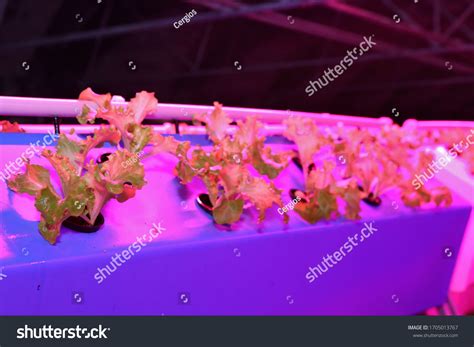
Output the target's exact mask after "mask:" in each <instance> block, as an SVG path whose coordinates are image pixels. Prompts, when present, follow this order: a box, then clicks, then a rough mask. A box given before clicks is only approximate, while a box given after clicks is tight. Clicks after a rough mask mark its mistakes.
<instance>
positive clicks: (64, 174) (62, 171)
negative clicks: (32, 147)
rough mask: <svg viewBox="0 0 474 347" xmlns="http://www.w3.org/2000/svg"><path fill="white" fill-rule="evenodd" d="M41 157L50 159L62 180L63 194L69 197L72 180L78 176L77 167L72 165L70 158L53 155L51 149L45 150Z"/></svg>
mask: <svg viewBox="0 0 474 347" xmlns="http://www.w3.org/2000/svg"><path fill="white" fill-rule="evenodd" d="M41 155H42V156H43V157H45V158H46V159H48V161H49V162H50V163H51V165H53V167H54V169H55V170H56V172H57V173H58V176H59V179H60V180H61V187H62V190H63V193H64V195H67V194H68V191H69V189H70V188H71V183H70V181H71V179H72V178H73V177H77V176H78V174H77V172H76V170H77V169H76V167H75V166H74V165H73V164H72V163H71V161H70V160H69V158H67V157H63V156H62V155H59V154H58V153H53V152H51V151H50V150H49V149H46V150H44V151H43V152H42V153H41Z"/></svg>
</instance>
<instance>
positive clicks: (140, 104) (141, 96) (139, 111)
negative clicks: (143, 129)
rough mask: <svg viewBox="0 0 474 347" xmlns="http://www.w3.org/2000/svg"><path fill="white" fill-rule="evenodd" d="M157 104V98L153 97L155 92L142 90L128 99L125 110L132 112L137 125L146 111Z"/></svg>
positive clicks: (149, 110)
mask: <svg viewBox="0 0 474 347" xmlns="http://www.w3.org/2000/svg"><path fill="white" fill-rule="evenodd" d="M157 106H158V100H157V99H156V98H155V93H147V92H145V91H142V92H140V93H136V94H135V97H134V98H132V99H131V100H130V102H129V103H128V107H127V111H128V112H132V114H133V118H134V120H135V124H137V125H138V124H141V123H142V121H143V119H145V117H146V115H147V114H148V113H151V112H153V111H154V110H156V108H157ZM140 150H141V149H140ZM140 150H139V151H140Z"/></svg>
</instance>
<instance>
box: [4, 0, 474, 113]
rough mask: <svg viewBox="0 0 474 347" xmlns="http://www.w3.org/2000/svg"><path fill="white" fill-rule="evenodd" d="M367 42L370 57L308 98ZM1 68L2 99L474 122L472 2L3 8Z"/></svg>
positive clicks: (321, 0) (101, 0)
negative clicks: (100, 98)
mask: <svg viewBox="0 0 474 347" xmlns="http://www.w3.org/2000/svg"><path fill="white" fill-rule="evenodd" d="M46 4H47V5H46ZM192 10H195V12H196V14H195V15H194V16H193V17H191V18H189V22H186V21H183V23H182V25H181V26H179V28H176V27H175V25H173V23H175V22H178V21H179V20H180V19H182V18H183V17H184V16H185V15H186V14H187V13H189V12H191V11H192ZM372 35H373V37H374V42H375V43H376V45H375V46H374V47H373V48H372V49H371V50H370V51H367V52H366V53H365V54H364V55H363V56H361V57H360V59H358V60H357V61H355V62H354V64H353V65H352V66H350V67H348V68H347V70H346V71H345V72H344V73H343V74H342V75H340V76H339V77H338V78H337V79H335V80H334V81H333V82H331V83H329V84H328V85H327V86H326V87H325V88H323V89H321V90H319V91H318V92H317V93H315V94H314V95H312V96H308V94H307V93H306V92H305V88H306V86H307V85H308V83H309V81H311V80H316V79H317V78H318V77H320V76H321V75H323V74H324V70H326V69H328V68H332V67H334V65H336V64H338V63H339V62H340V61H341V60H342V59H343V58H344V57H345V56H346V54H347V53H346V52H347V50H350V49H352V48H353V47H355V46H358V45H359V43H360V42H361V41H364V37H369V36H372ZM0 61H1V64H0V95H8V96H34V97H56V98H76V97H77V96H78V95H79V93H80V91H81V90H82V89H84V88H86V87H88V86H90V87H92V88H93V89H94V90H96V91H97V92H101V93H104V92H111V93H113V94H116V95H122V96H123V97H125V98H127V99H128V98H130V97H131V96H133V95H134V93H135V92H137V91H140V90H148V91H154V92H155V93H156V95H157V97H158V99H159V100H160V101H161V102H166V103H183V104H206V105H210V104H212V102H213V101H220V102H222V103H223V104H224V105H227V106H242V107H257V108H272V109H291V110H301V111H310V112H330V113H335V114H347V115H360V116H373V117H380V116H390V117H392V118H393V119H394V120H395V121H398V122H403V120H405V119H407V118H417V119H471V120H472V119H474V117H473V115H474V2H473V1H471V0H456V1H452V0H431V1H428V0H381V1H373V0H372V1H368V0H353V1H342V0H341V1H338V0H305V1H304V0H301V1H298V0H294V1H272V2H270V1H259V2H256V1H239V0H190V1H182V2H178V1H127V0H83V1H74V2H72V1H66V0H48V1H47V2H46V1H43V2H39V1H34V0H0ZM397 113H398V114H399V116H397V117H394V115H395V114H397Z"/></svg>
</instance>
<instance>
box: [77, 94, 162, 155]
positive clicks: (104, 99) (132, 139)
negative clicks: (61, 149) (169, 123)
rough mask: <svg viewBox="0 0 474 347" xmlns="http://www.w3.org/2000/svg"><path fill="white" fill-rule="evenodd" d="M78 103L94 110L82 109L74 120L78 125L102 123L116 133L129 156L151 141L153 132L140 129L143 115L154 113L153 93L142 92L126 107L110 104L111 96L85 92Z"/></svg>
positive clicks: (155, 100) (155, 104)
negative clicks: (113, 129) (98, 120)
mask: <svg viewBox="0 0 474 347" xmlns="http://www.w3.org/2000/svg"><path fill="white" fill-rule="evenodd" d="M79 100H81V101H89V102H92V103H93V104H94V107H89V106H88V105H84V106H83V108H82V112H81V114H80V115H78V116H77V119H78V121H79V122H80V123H81V124H86V123H94V122H95V119H96V118H100V119H104V120H106V121H107V122H109V124H111V125H112V126H114V127H115V128H116V129H118V131H119V132H120V136H121V140H122V143H123V146H124V148H125V149H126V150H127V151H129V152H131V153H139V152H140V151H142V150H143V149H144V148H145V146H146V145H147V144H148V143H150V141H152V139H153V136H154V135H153V128H152V127H150V126H145V125H142V122H143V120H144V119H145V117H146V115H147V114H149V113H151V112H153V111H155V110H156V108H157V106H158V100H157V99H156V98H155V94H154V93H148V92H145V91H142V92H140V93H137V94H136V95H135V97H134V98H132V99H131V100H130V102H129V103H128V104H127V106H126V107H125V108H124V107H122V106H115V105H113V104H112V95H111V94H110V93H108V94H96V93H94V92H93V91H92V89H91V88H87V89H85V90H84V91H82V93H81V94H80V95H79ZM108 154H109V153H104V154H102V155H101V157H100V158H99V159H98V163H103V162H104V161H106V160H107V156H108Z"/></svg>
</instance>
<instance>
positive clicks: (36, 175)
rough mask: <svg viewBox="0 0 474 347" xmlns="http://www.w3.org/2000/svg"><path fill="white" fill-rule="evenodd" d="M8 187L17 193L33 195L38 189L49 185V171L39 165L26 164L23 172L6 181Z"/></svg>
mask: <svg viewBox="0 0 474 347" xmlns="http://www.w3.org/2000/svg"><path fill="white" fill-rule="evenodd" d="M7 185H8V188H10V189H11V190H13V191H14V192H17V193H27V194H29V195H33V196H35V195H36V194H37V193H38V192H39V191H41V190H42V189H44V188H47V187H50V186H51V180H50V175H49V171H48V170H46V169H45V168H44V167H42V166H40V165H33V164H30V163H27V164H26V171H25V173H22V174H18V175H16V176H14V177H13V178H12V179H10V180H8V181H7Z"/></svg>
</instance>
